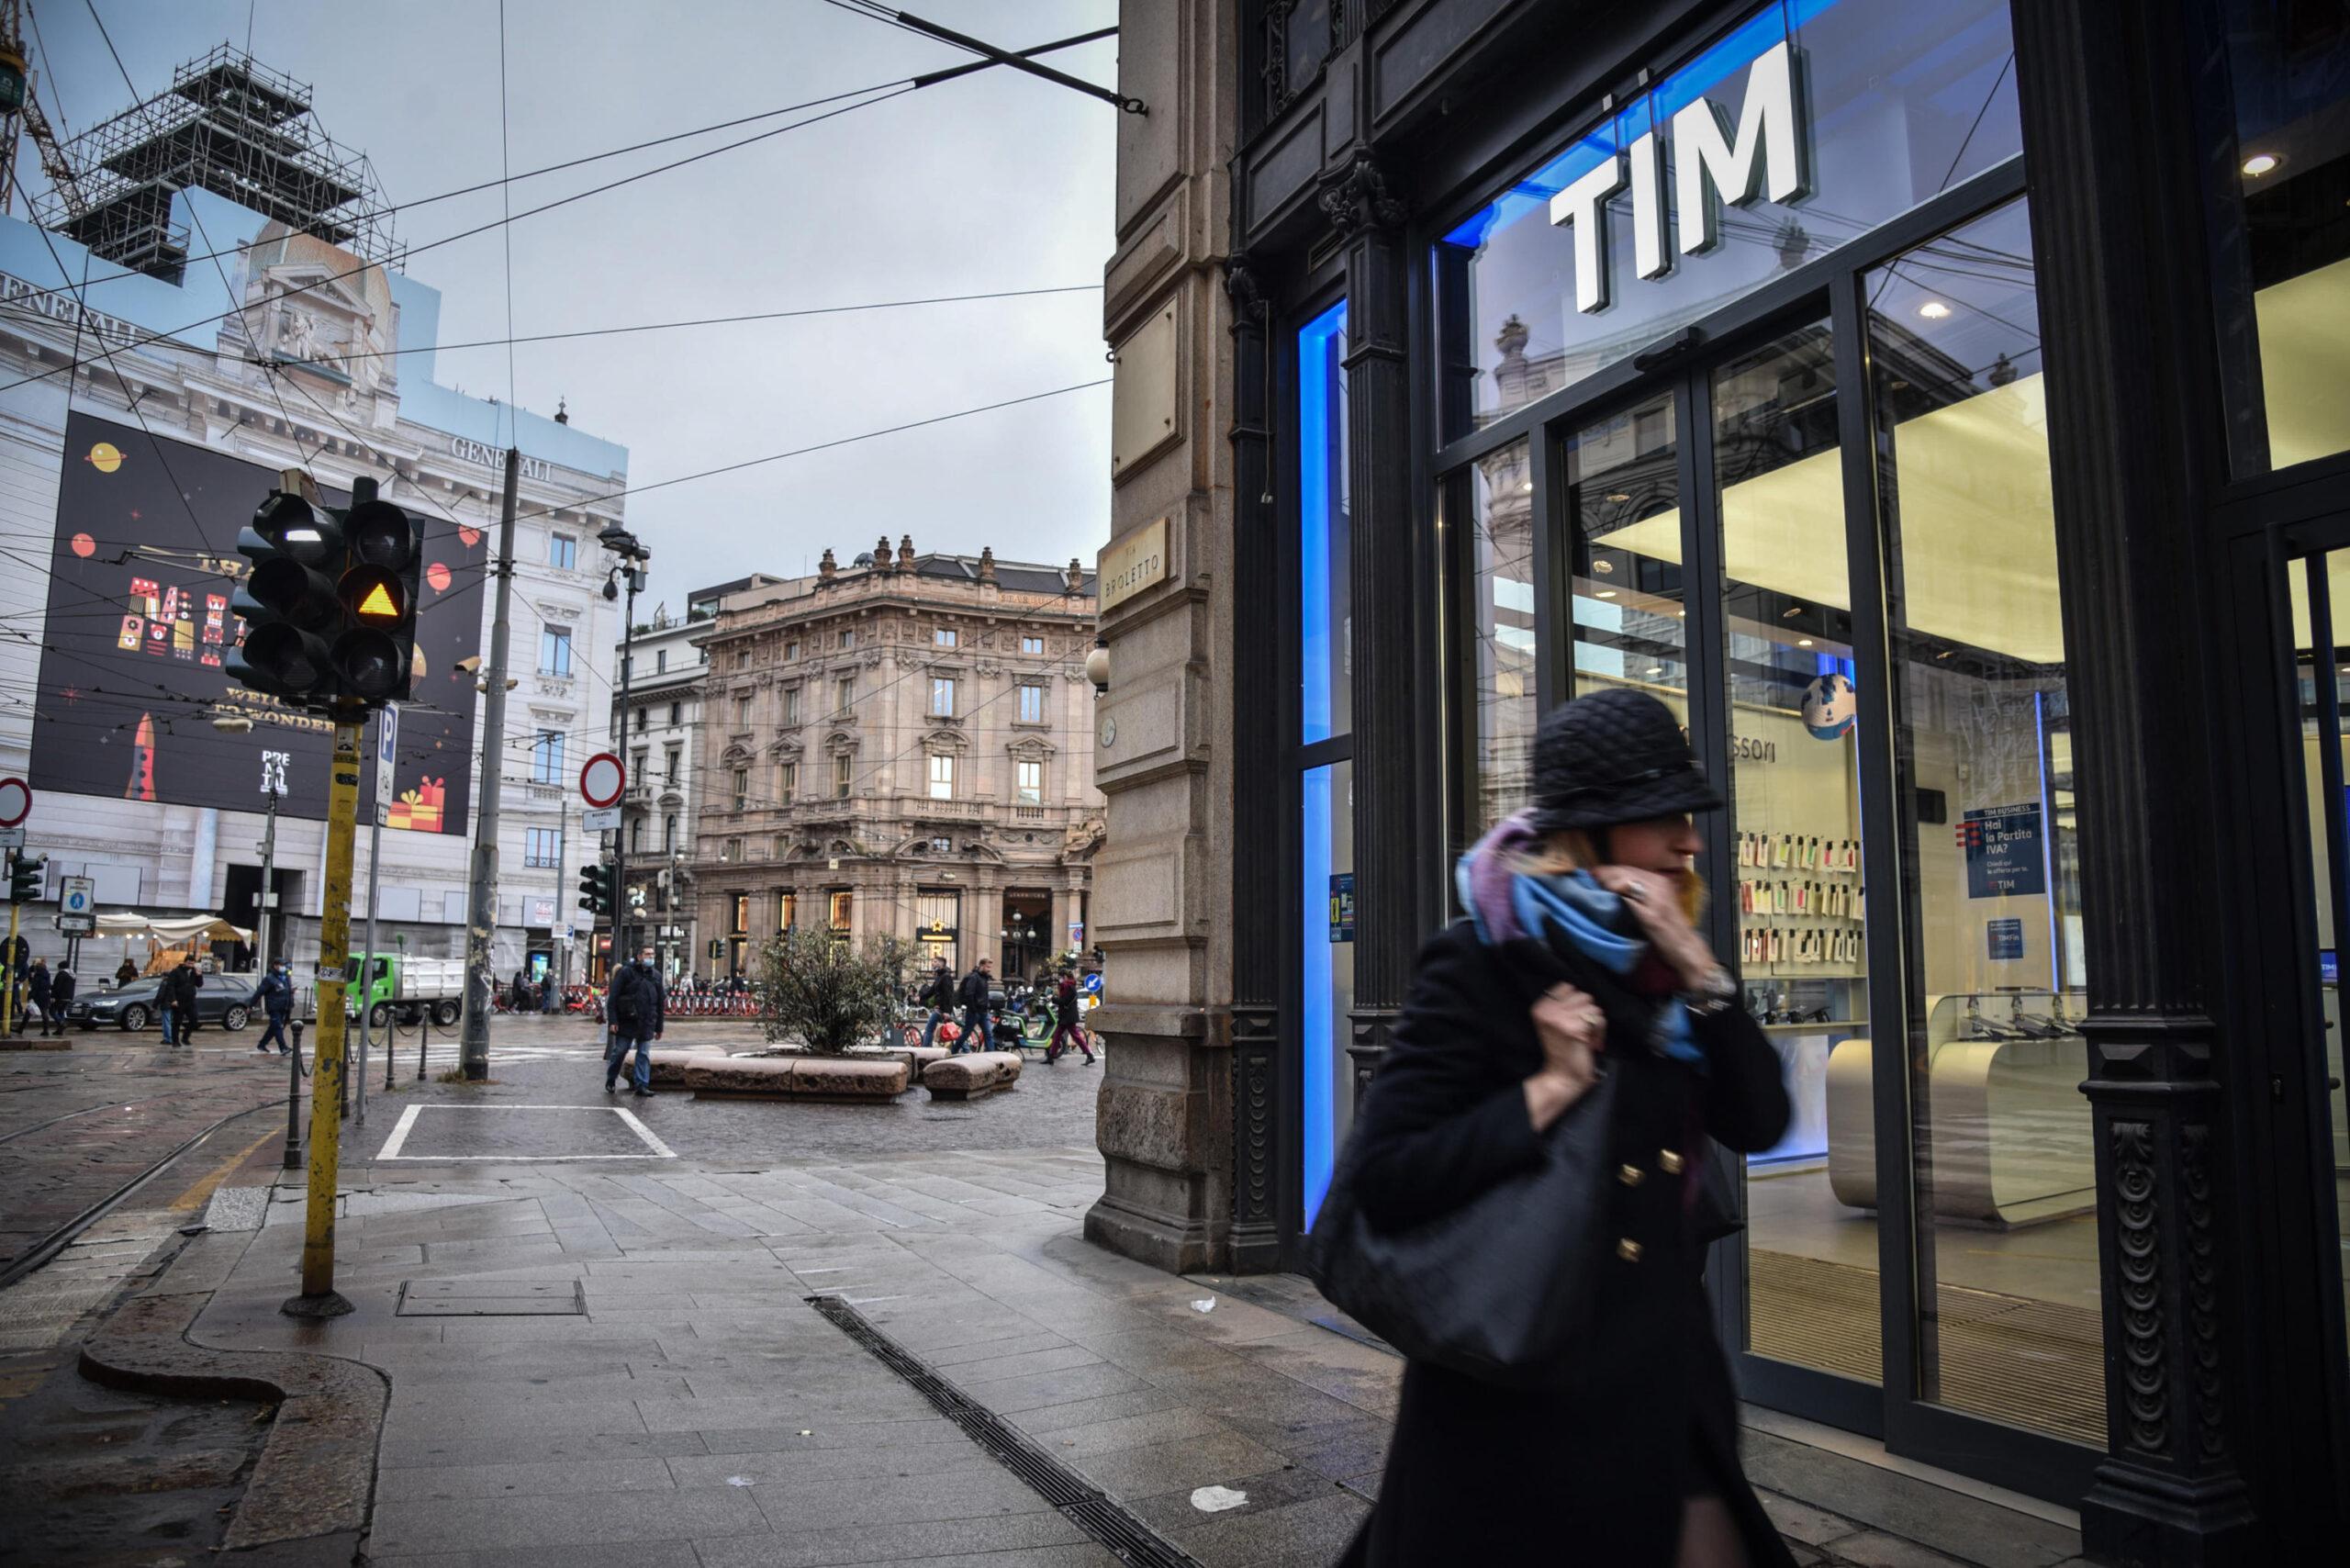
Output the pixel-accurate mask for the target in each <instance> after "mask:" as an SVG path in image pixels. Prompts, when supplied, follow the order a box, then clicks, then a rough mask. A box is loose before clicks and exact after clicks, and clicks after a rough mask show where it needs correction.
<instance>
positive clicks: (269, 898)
mask: <svg viewBox="0 0 2350 1568" xmlns="http://www.w3.org/2000/svg"><path fill="white" fill-rule="evenodd" d="M276 903H277V791H276V790H271V791H270V792H269V821H268V823H267V824H266V825H265V826H263V829H262V830H261V917H260V918H259V919H258V920H256V921H254V922H253V924H254V927H255V930H254V932H253V935H255V936H256V937H258V938H260V941H261V969H262V973H263V974H267V973H268V972H269V931H270V925H271V924H272V922H271V920H270V915H271V913H272V912H273V911H274V908H275V906H276Z"/></svg>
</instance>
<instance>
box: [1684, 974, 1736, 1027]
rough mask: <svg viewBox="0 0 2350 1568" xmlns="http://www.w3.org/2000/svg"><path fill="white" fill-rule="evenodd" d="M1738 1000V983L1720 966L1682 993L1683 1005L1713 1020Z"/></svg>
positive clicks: (1698, 1014)
mask: <svg viewBox="0 0 2350 1568" xmlns="http://www.w3.org/2000/svg"><path fill="white" fill-rule="evenodd" d="M1737 1000H1738V982H1737V981H1736V980H1732V979H1730V978H1729V971H1728V970H1727V969H1723V968H1722V967H1721V966H1720V965H1719V964H1717V965H1715V966H1714V968H1713V969H1711V970H1709V971H1708V972H1707V975H1706V977H1705V978H1704V979H1703V980H1699V981H1698V982H1697V983H1696V984H1695V985H1694V986H1692V987H1690V988H1689V989H1688V990H1686V991H1683V992H1682V993H1681V1005H1682V1006H1684V1007H1685V1008H1687V1009H1688V1010H1689V1011H1690V1012H1692V1013H1694V1014H1696V1015H1697V1016H1698V1017H1700V1018H1711V1017H1712V1016H1713V1015H1714V1014H1717V1013H1720V1012H1722V1011H1724V1010H1725V1009H1727V1008H1728V1007H1729V1004H1730V1003H1731V1002H1735V1001H1737Z"/></svg>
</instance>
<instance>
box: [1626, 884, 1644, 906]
mask: <svg viewBox="0 0 2350 1568" xmlns="http://www.w3.org/2000/svg"><path fill="white" fill-rule="evenodd" d="M1624 896H1625V897H1626V898H1628V899H1629V900H1631V901H1632V902H1634V903H1638V902H1640V901H1641V900H1642V899H1644V898H1646V897H1648V896H1649V889H1648V884H1647V883H1646V882H1642V881H1639V880H1638V879H1634V880H1632V881H1628V882H1627V883H1625V884H1624Z"/></svg>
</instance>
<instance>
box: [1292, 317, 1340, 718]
mask: <svg viewBox="0 0 2350 1568" xmlns="http://www.w3.org/2000/svg"><path fill="white" fill-rule="evenodd" d="M1346 357H1347V304H1346V301H1345V300H1343V299H1342V300H1340V301H1339V302H1338V303H1337V304H1336V305H1333V306H1332V307H1330V308H1329V309H1327V310H1325V311H1324V312H1323V313H1322V314H1321V315H1319V316H1317V317H1315V319H1313V320H1311V321H1309V322H1307V323H1306V324H1305V325H1304V327H1303V328H1301V329H1300V330H1299V331H1298V334H1297V449H1298V453H1299V456H1300V462H1299V465H1298V474H1297V514H1298V525H1297V548H1298V583H1299V589H1298V591H1299V602H1298V640H1299V648H1298V681H1299V686H1300V690H1299V693H1298V695H1299V713H1300V719H1301V733H1300V735H1299V739H1301V740H1302V741H1304V742H1305V743H1307V744H1309V745H1310V744H1312V743H1313V742H1315V741H1322V740H1328V739H1329V738H1330V737H1331V736H1333V735H1343V734H1347V733H1348V731H1349V730H1351V729H1353V728H1354V702H1353V697H1352V686H1351V681H1352V678H1353V671H1352V663H1353V661H1352V659H1351V657H1350V656H1349V653H1350V647H1351V643H1352V639H1353V636H1354V622H1353V619H1352V611H1351V609H1350V607H1349V603H1348V599H1349V594H1348V574H1349V572H1350V571H1351V570H1352V561H1353V546H1352V541H1351V532H1350V530H1349V528H1348V506H1347V498H1348V484H1347V373H1346V368H1345V360H1346Z"/></svg>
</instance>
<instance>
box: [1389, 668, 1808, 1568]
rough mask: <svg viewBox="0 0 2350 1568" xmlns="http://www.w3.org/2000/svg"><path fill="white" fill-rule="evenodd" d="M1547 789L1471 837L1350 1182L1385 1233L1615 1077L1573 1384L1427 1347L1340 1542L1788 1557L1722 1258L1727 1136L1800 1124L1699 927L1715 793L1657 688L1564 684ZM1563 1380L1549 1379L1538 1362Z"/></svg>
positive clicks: (1429, 1555)
mask: <svg viewBox="0 0 2350 1568" xmlns="http://www.w3.org/2000/svg"><path fill="white" fill-rule="evenodd" d="M1534 764H1535V790H1534V793H1535V799H1536V803H1535V805H1534V807H1533V809H1532V810H1530V811H1528V812H1523V813H1521V814H1519V815H1518V816H1516V817H1513V818H1511V819H1509V820H1508V821H1506V822H1505V823H1502V824H1501V825H1500V826H1498V827H1496V828H1495V829H1494V831H1493V832H1492V833H1490V834H1487V835H1486V836H1485V837H1484V839H1483V841H1481V842H1480V843H1479V844H1478V845H1477V846H1476V847H1475V848H1473V849H1472V850H1471V851H1470V852H1469V853H1468V854H1467V855H1465V856H1463V857H1461V862H1460V869H1459V871H1458V874H1457V879H1458V883H1459V886H1460V896H1461V902H1462V903H1463V904H1464V905H1465V906H1466V907H1467V908H1468V909H1469V910H1470V912H1471V914H1470V918H1468V919H1466V920H1462V921H1459V922H1456V923H1455V924H1453V925H1452V926H1451V927H1449V929H1447V930H1446V931H1444V932H1442V933H1441V934H1439V935H1437V936H1435V937H1434V938H1432V939H1431V940H1430V941H1429V942H1428V944H1427V946H1425V947H1424V948H1423V949H1422V950H1421V953H1420V956H1419V959H1418V963H1417V967H1416V972H1415V974H1414V977H1413V982H1412V987H1411V991H1410V995H1409V997H1408V999H1407V1000H1406V1002H1404V1015H1403V1017H1402V1019H1401V1020H1400V1022H1399V1023H1398V1025H1397V1027H1396V1031H1395V1046H1394V1048H1393V1050H1392V1051H1391V1052H1389V1054H1388V1056H1387V1058H1385V1060H1384V1061H1383V1062H1382V1065H1381V1067H1380V1070H1379V1077H1378V1079H1377V1081H1376V1082H1375V1083H1374V1084H1373V1085H1372V1087H1371V1092H1370V1094H1369V1095H1368V1097H1367V1098H1366V1100H1365V1102H1364V1104H1363V1107H1362V1109H1361V1111H1360V1114H1358V1116H1357V1118H1356V1123H1355V1128H1354V1133H1353V1138H1354V1142H1355V1144H1356V1145H1358V1146H1360V1147H1354V1148H1349V1149H1348V1159H1349V1160H1350V1161H1351V1162H1352V1165H1353V1196H1354V1200H1355V1202H1356V1203H1357V1204H1359V1205H1360V1212H1361V1215H1362V1216H1363V1218H1364V1220H1365V1221H1366V1222H1367V1223H1368V1224H1369V1225H1371V1226H1372V1227H1373V1228H1374V1229H1375V1230H1378V1231H1381V1232H1395V1231H1404V1230H1408V1229H1410V1228H1412V1227H1414V1226H1418V1225H1420V1224H1422V1223H1424V1222H1426V1221H1427V1220H1430V1219H1433V1218H1435V1217H1437V1216H1439V1215H1446V1214H1449V1213H1451V1212H1453V1211H1455V1210H1457V1209H1459V1208H1460V1207H1461V1206H1463V1205H1464V1204H1468V1203H1469V1202H1471V1200H1472V1199H1474V1198H1476V1197H1478V1196H1479V1195H1481V1194H1482V1193H1485V1192H1487V1191H1488V1190H1490V1189H1491V1188H1493V1187H1494V1185H1496V1184H1497V1183H1499V1182H1503V1181H1505V1180H1507V1179H1508V1178H1510V1177H1512V1176H1515V1175H1517V1174H1519V1173H1521V1172H1523V1171H1526V1170H1530V1169H1533V1168H1536V1167H1538V1166H1539V1165H1541V1164H1542V1162H1543V1160H1544V1142H1543V1139H1544V1135H1545V1134H1546V1133H1547V1132H1548V1131H1549V1130H1550V1127H1551V1126H1553V1125H1554V1124H1556V1123H1557V1122H1558V1120H1559V1118H1560V1117H1561V1116H1562V1115H1564V1114H1567V1113H1568V1111H1569V1110H1570V1109H1571V1108H1572V1107H1573V1106H1574V1104H1575V1103H1577V1102H1578V1101H1580V1100H1581V1099H1582V1098H1583V1095H1584V1093H1585V1092H1587V1091H1589V1090H1590V1089H1591V1087H1592V1086H1593V1084H1594V1083H1595V1081H1597V1079H1598V1076H1599V1075H1600V1074H1601V1073H1603V1072H1605V1073H1612V1074H1614V1075H1616V1083H1615V1085H1614V1090H1613V1097H1612V1103H1610V1102H1599V1103H1606V1104H1607V1105H1608V1114H1609V1122H1610V1126H1609V1128H1608V1137H1607V1143H1606V1148H1607V1150H1608V1154H1607V1163H1606V1167H1605V1168H1604V1169H1606V1170H1609V1171H1611V1172H1612V1176H1610V1177H1608V1178H1606V1185H1607V1189H1608V1190H1607V1192H1606V1193H1604V1194H1602V1195H1600V1196H1599V1198H1598V1203H1599V1204H1600V1205H1601V1206H1600V1209H1599V1212H1601V1213H1603V1214H1604V1215H1606V1221H1605V1224H1606V1231H1605V1239H1604V1240H1603V1241H1602V1242H1601V1243H1600V1244H1599V1247H1598V1248H1596V1249H1595V1254H1594V1255H1593V1256H1590V1257H1582V1258H1572V1259H1561V1260H1558V1262H1559V1266H1560V1267H1561V1269H1575V1270H1582V1271H1586V1273H1587V1276H1588V1280H1589V1283H1590V1287H1591V1288H1590V1291H1589V1296H1588V1299H1589V1300H1590V1301H1591V1303H1592V1309H1591V1313H1590V1320H1589V1322H1590V1326H1589V1329H1588V1332H1587V1334H1586V1335H1585V1336H1584V1337H1583V1338H1584V1341H1585V1342H1583V1343H1578V1344H1575V1345H1572V1346H1570V1347H1568V1354H1569V1356H1570V1357H1571V1358H1572V1362H1571V1365H1572V1368H1573V1372H1572V1376H1571V1377H1569V1378H1567V1379H1565V1380H1564V1382H1565V1387H1564V1388H1563V1390H1561V1389H1558V1388H1551V1387H1537V1386H1533V1383H1534V1380H1533V1379H1532V1378H1530V1377H1529V1378H1527V1379H1525V1380H1524V1383H1525V1386H1504V1385H1503V1384H1501V1383H1492V1382H1483V1381H1480V1380H1478V1379H1476V1378H1473V1377H1471V1376H1469V1375H1467V1374H1466V1373H1463V1372H1454V1371H1451V1370H1449V1369H1447V1368H1445V1367H1442V1366H1438V1365H1436V1364H1434V1363H1432V1362H1427V1361H1411V1362H1409V1363H1408V1364H1407V1365H1406V1367H1405V1370H1404V1388H1403V1402H1402V1406H1401V1407H1400V1409H1399V1410H1398V1412H1397V1414H1396V1421H1395V1433H1394V1438H1393V1443H1392V1444H1391V1446H1390V1448H1389V1450H1388V1455H1387V1469H1386V1474H1385V1478H1384V1480H1383V1481H1382V1484H1381V1487H1380V1493H1379V1501H1378V1504H1377V1506H1376V1507H1374V1509H1373V1510H1372V1512H1371V1517H1370V1518H1368V1519H1366V1520H1365V1521H1364V1524H1363V1529H1362V1530H1361V1533H1360V1535H1358V1536H1357V1538H1356V1540H1355V1541H1354V1544H1353V1545H1352V1547H1350V1548H1349V1549H1348V1552H1347V1555H1346V1558H1345V1560H1344V1561H1345V1562H1347V1563H1348V1564H1360V1565H1363V1568H1404V1565H1407V1564H1408V1565H1418V1564H1423V1563H1432V1562H1494V1563H1502V1562H1558V1563H1569V1564H1584V1563H1588V1564H1591V1565H1592V1568H1791V1564H1792V1562H1793V1559H1792V1558H1791V1557H1790V1556H1789V1555H1788V1553H1787V1551H1786V1548H1785V1545H1784V1544H1783V1543H1782V1542H1781V1541H1780V1540H1779V1537H1778V1534H1777V1532H1776V1531H1774V1529H1772V1528H1771V1523H1770V1520H1769V1518H1767V1517H1766V1516H1765V1515H1764V1514H1763V1512H1762V1506H1761V1504H1760V1503H1758V1502H1757V1501H1756V1500H1755V1496H1754V1493H1753V1491H1752V1489H1751V1487H1749V1486H1748V1484H1747V1483H1746V1479H1745V1477H1744V1475H1743V1474H1742V1473H1740V1469H1739V1462H1738V1426H1737V1417H1736V1405H1735V1400H1734V1395H1733V1394H1732V1391H1731V1384H1730V1379H1729V1365H1728V1363H1727V1362H1726V1361H1725V1360H1724V1359H1723V1356H1722V1352H1721V1348H1720V1346H1719V1345H1718V1343H1717V1341H1716V1339H1715V1336H1714V1327H1713V1320H1712V1315H1711V1312H1710V1310H1709V1308H1708V1306H1707V1300H1706V1294H1705V1288H1704V1283H1703V1280H1702V1270H1703V1267H1704V1262H1705V1248H1706V1244H1707V1241H1709V1240H1711V1239H1713V1238H1714V1237H1715V1236H1718V1235H1719V1234H1721V1233H1722V1232H1723V1231H1724V1230H1726V1228H1727V1216H1726V1211H1724V1210H1723V1209H1722V1208H1721V1205H1720V1204H1719V1202H1718V1199H1715V1198H1714V1197H1713V1196H1712V1195H1711V1194H1710V1193H1708V1192H1707V1190H1706V1188H1705V1186H1704V1184H1703V1178H1704V1173H1705V1171H1706V1170H1707V1162H1708V1161H1709V1160H1710V1159H1712V1158H1713V1151H1712V1148H1711V1145H1712V1143H1713V1142H1715V1141H1718V1142H1719V1143H1721V1144H1723V1145H1724V1146H1726V1147H1728V1148H1732V1149H1739V1150H1750V1149H1758V1148H1769V1147H1770V1146H1771V1145H1772V1144H1774V1143H1775V1142H1776V1141H1777V1140H1778V1138H1779V1137H1780V1135H1781V1134H1782V1132H1783V1131H1784V1130H1785V1126H1786V1121H1787V1096H1786V1091H1785V1086H1784V1084H1783V1083H1782V1082H1781V1079H1780V1069H1779V1060H1778V1056H1777V1053H1776V1052H1774V1050H1773V1049H1772V1047H1771V1045H1770V1043H1769V1042H1768V1041H1767V1040H1766V1039H1765V1038H1764V1037H1763V1036H1762V1030H1761V1028H1760V1027H1759V1026H1758V1025H1756V1024H1755V1023H1754V1022H1753V1020H1752V1019H1751V1018H1749V1017H1748V1016H1747V1015H1746V1014H1745V1013H1744V1012H1743V1011H1742V1010H1740V1008H1739V1007H1738V1006H1737V1005H1736V999H1737V987H1736V985H1735V984H1734V983H1733V982H1732V981H1731V980H1730V979H1729V976H1728V975H1727V974H1725V973H1724V972H1723V970H1722V969H1721V967H1720V965H1719V964H1718V963H1717V962H1716V961H1715V959H1714V956H1713V953H1712V951H1711V950H1710V949H1709V948H1708V947H1707V945H1706V943H1705V940H1704V938H1703V937H1701V936H1700V935H1698V934H1697V931H1696V929H1695V926H1694V925H1693V924H1692V919H1693V916H1694V915H1695V913H1697V911H1698V910H1699V909H1700V908H1701V907H1702V903H1703V896H1704V885H1703V883H1702V882H1700V881H1699V879H1698V878H1697V876H1696V873H1695V871H1694V870H1693V869H1692V868H1691V859H1692V857H1694V856H1695V854H1696V853H1697V852H1698V850H1699V848H1700V847H1701V842H1702V841H1701V840H1700V838H1699V836H1698V834H1697V832H1696V830H1695V827H1694V826H1693V825H1692V823H1691V822H1690V817H1689V813H1690V812H1702V811H1711V810H1714V809H1717V808H1718V807H1719V806H1720V804H1721V801H1720V799H1719V797H1718V796H1717V795H1716V794H1715V793H1714V791H1713V789H1712V788H1711V786H1709V785H1708V784H1707V782H1706V779H1705V777H1704V775H1703V774H1701V773H1700V772H1699V771H1698V770H1697V767H1696V764H1695V759H1694V758H1693V757H1692V756H1691V755H1690V752H1689V748H1688V745H1687V744H1686V743H1685V742H1684V740H1683V739H1682V736H1681V731H1680V727H1679V725H1678V723H1677V722H1675V721H1674V719H1673V714H1672V712H1671V711H1670V710H1668V709H1667V708H1666V707H1665V706H1664V705H1663V704H1662V702H1659V701H1658V700H1656V699H1654V698H1652V697H1650V696H1648V695H1646V694H1645V693H1641V692H1637V691H1629V690H1607V691H1601V692H1596V693H1594V694H1593V695H1591V696H1588V697H1583V698H1581V699H1579V700H1575V701H1572V702H1569V703H1566V704H1564V705H1563V706H1561V707H1560V708H1558V709H1555V710H1553V711H1551V713H1550V715H1549V716H1548V717H1547V718H1546V719H1545V720H1544V722H1543V723H1542V726H1541V730H1540V733H1539V735H1538V737H1537V740H1536V744H1535V756H1534ZM1595 1104H1596V1103H1595ZM1545 1381H1546V1382H1547V1381H1552V1380H1547V1379H1546V1380H1545Z"/></svg>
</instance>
